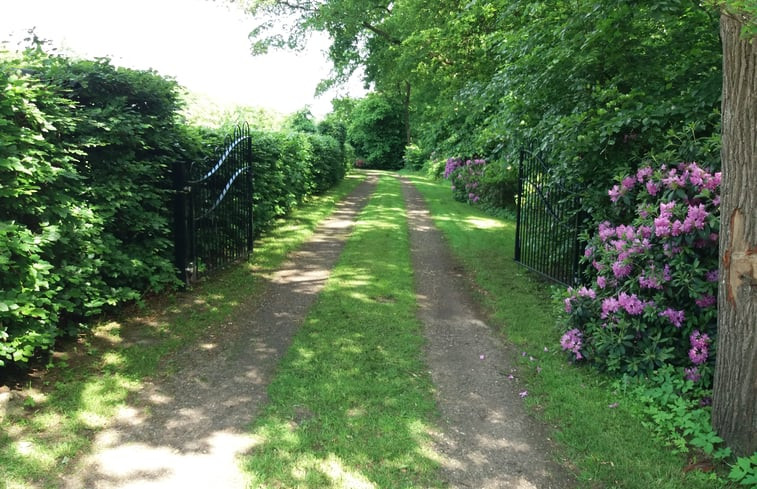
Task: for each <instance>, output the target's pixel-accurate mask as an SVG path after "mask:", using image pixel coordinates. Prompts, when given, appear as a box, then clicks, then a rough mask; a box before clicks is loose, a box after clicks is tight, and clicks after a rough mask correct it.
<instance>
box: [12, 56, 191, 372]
mask: <svg viewBox="0 0 757 489" xmlns="http://www.w3.org/2000/svg"><path fill="white" fill-rule="evenodd" d="M0 85H2V88H3V92H4V95H5V96H4V97H3V98H2V99H0V127H2V132H3V144H2V145H1V146H0V162H2V163H0V188H2V190H0V209H1V210H0V250H2V251H0V272H2V273H1V274H0V275H1V277H2V278H0V289H1V290H2V292H0V340H1V341H2V343H0V365H4V364H5V363H6V362H7V361H11V362H16V363H18V362H26V361H28V360H29V358H30V357H31V356H33V354H34V353H35V352H36V351H38V350H40V349H42V350H44V349H48V348H50V347H51V346H52V345H53V343H54V341H55V338H56V337H58V336H60V335H62V334H65V333H74V332H76V331H77V330H78V328H79V327H80V326H81V324H82V323H83V322H84V320H85V318H87V317H89V316H92V315H95V314H99V313H101V312H102V311H103V309H104V308H105V307H107V306H113V305H116V304H119V303H121V302H124V301H129V300H134V299H137V298H139V297H140V296H141V295H142V294H143V293H144V292H147V291H155V290H161V289H163V288H165V287H167V286H172V285H174V284H175V283H176V279H175V271H174V268H173V260H172V255H173V253H172V252H173V250H172V241H171V229H170V222H169V217H168V213H167V209H170V205H169V204H170V199H171V190H170V187H169V186H168V184H167V182H170V178H168V177H169V176H170V175H169V174H168V167H167V165H168V164H169V163H170V162H171V161H173V160H174V159H175V158H177V157H179V156H180V155H178V154H177V152H176V150H175V146H176V145H177V144H179V143H180V141H181V138H182V137H183V133H181V132H180V131H177V130H176V125H175V122H174V112H175V111H176V109H177V105H178V104H177V98H176V95H175V88H176V84H175V83H174V82H171V81H168V80H164V79H162V78H160V77H159V76H157V75H155V74H154V73H150V72H137V71H133V70H126V69H119V68H115V67H113V66H111V65H110V64H109V62H108V61H107V60H97V61H74V60H70V59H67V58H64V57H50V56H47V55H44V54H43V53H40V52H39V51H33V52H32V51H29V52H27V53H24V54H19V55H14V54H9V53H3V54H2V57H1V58H0Z"/></svg>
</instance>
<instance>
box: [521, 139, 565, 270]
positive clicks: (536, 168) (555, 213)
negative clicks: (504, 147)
mask: <svg viewBox="0 0 757 489" xmlns="http://www.w3.org/2000/svg"><path fill="white" fill-rule="evenodd" d="M543 156H544V155H543V153H542V152H535V151H533V150H531V149H530V148H521V152H520V165H519V169H518V211H517V226H516V228H515V261H517V262H518V263H520V264H521V265H523V266H525V267H526V268H528V269H530V270H532V271H534V272H537V273H539V274H540V275H542V276H544V277H546V278H548V279H550V280H552V281H555V282H558V283H561V284H564V285H575V284H577V283H578V282H579V281H580V270H579V261H578V259H579V253H580V244H579V240H578V233H579V223H580V215H579V209H580V205H579V204H580V202H579V197H578V194H577V192H575V191H574V190H572V189H568V188H566V187H565V186H564V185H563V184H562V183H561V182H560V181H559V180H557V179H556V178H555V177H554V175H553V172H551V171H550V168H549V167H548V165H547V164H546V163H545V162H544V157H543Z"/></svg>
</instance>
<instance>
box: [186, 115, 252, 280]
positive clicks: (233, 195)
mask: <svg viewBox="0 0 757 489" xmlns="http://www.w3.org/2000/svg"><path fill="white" fill-rule="evenodd" d="M252 170H253V169H252V140H251V136H250V128H249V126H248V125H247V124H246V123H245V124H243V125H240V126H237V127H235V128H234V132H233V134H231V135H229V136H227V137H226V140H225V142H224V147H223V150H222V151H219V153H218V154H217V159H214V160H212V161H210V162H206V163H193V164H192V165H191V166H190V167H189V170H188V171H187V169H186V168H185V167H184V166H183V165H176V166H175V168H174V182H175V185H176V190H177V193H176V194H177V199H176V223H175V227H176V265H177V267H178V269H179V270H180V273H181V275H182V278H183V279H184V280H185V281H186V282H190V281H192V280H194V279H196V278H197V277H199V276H201V275H203V274H206V273H208V272H210V271H212V270H216V269H219V268H222V267H223V266H225V265H228V264H229V263H232V262H235V261H238V260H241V259H246V258H247V257H248V256H249V254H250V253H251V252H252V246H253V226H254V223H253V217H252V216H253V213H252V205H253V200H252V192H253V187H252V185H253V174H252Z"/></svg>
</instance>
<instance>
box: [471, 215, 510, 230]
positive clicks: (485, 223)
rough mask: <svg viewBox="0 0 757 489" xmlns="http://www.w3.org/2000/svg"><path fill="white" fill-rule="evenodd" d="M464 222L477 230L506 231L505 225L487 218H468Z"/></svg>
mask: <svg viewBox="0 0 757 489" xmlns="http://www.w3.org/2000/svg"><path fill="white" fill-rule="evenodd" d="M464 222H465V223H466V224H469V225H471V226H473V227H475V228H476V229H504V228H505V223H503V222H502V221H497V220H496V219H488V218H485V217H478V216H469V217H466V218H465V220H464Z"/></svg>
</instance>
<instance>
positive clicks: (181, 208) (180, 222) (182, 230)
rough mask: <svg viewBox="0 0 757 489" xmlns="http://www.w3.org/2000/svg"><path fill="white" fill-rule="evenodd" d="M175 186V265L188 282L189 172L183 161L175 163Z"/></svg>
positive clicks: (181, 277) (180, 276) (183, 280)
mask: <svg viewBox="0 0 757 489" xmlns="http://www.w3.org/2000/svg"><path fill="white" fill-rule="evenodd" d="M172 169H173V175H172V176H173V188H174V202H173V204H174V265H175V266H176V271H177V275H178V277H179V279H180V280H181V281H182V282H184V283H185V284H186V282H187V254H188V251H189V237H188V236H187V192H186V190H185V187H187V173H186V167H185V166H184V163H183V162H176V161H175V162H174V163H173V168H172Z"/></svg>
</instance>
